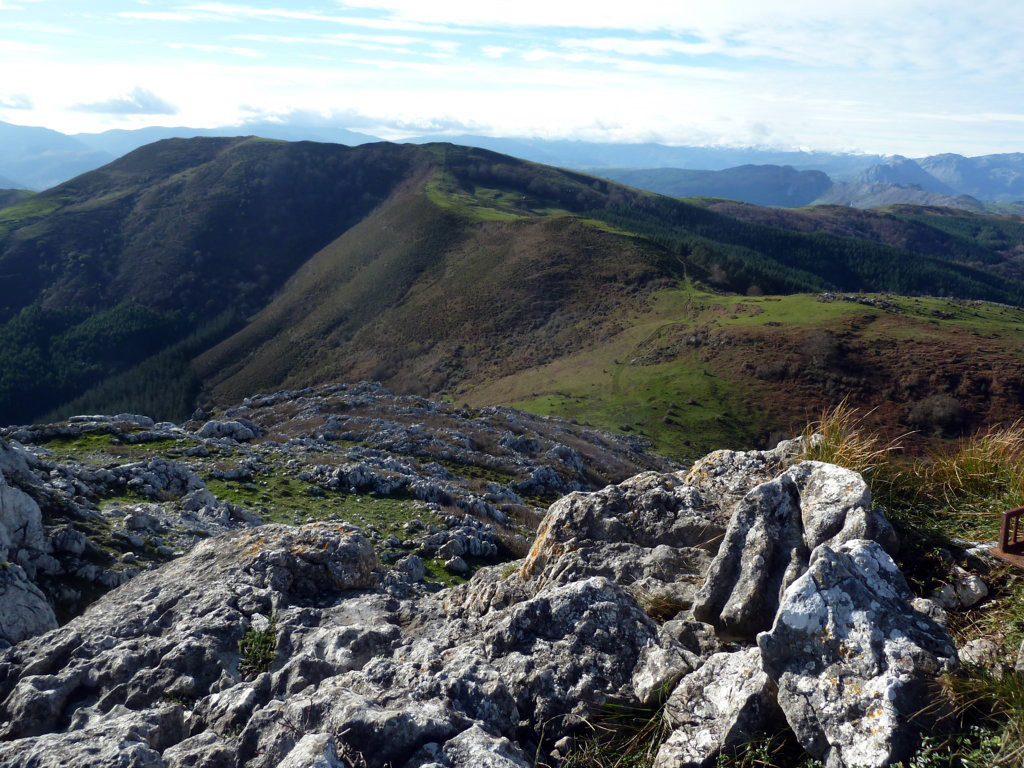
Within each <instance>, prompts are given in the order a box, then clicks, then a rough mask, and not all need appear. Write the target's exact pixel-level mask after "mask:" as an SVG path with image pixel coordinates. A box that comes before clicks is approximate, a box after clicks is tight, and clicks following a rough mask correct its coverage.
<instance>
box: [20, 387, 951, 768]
mask: <svg viewBox="0 0 1024 768" xmlns="http://www.w3.org/2000/svg"><path fill="white" fill-rule="evenodd" d="M293 399H294V398H293ZM320 420H321V422H322V421H323V418H321V419H320ZM220 423H223V422H220ZM236 423H237V424H240V425H241V426H243V427H246V428H247V429H250V431H252V432H253V435H252V436H251V437H249V436H246V439H247V440H249V441H250V442H251V441H252V440H253V439H255V438H256V434H255V431H253V430H252V429H251V428H250V427H247V426H246V424H245V423H243V422H236ZM193 426H194V427H196V429H197V431H198V432H202V431H203V430H204V429H209V430H210V431H211V432H212V431H216V430H218V429H220V428H219V427H211V428H208V427H206V426H205V425H204V426H198V425H193ZM257 426H258V425H257ZM340 428H341V427H339V429H340ZM230 429H235V427H230ZM21 437H23V438H26V439H27V437H28V436H27V435H25V434H23V435H21ZM236 437H237V435H236ZM513 437H514V435H513ZM198 439H199V440H200V441H202V440H219V439H224V438H223V436H212V435H211V436H208V437H205V438H198ZM303 439H312V440H326V441H327V442H330V441H329V440H328V439H327V438H326V437H325V436H324V435H323V434H322V433H321V436H320V437H318V438H303ZM500 439H501V437H500V433H499V436H498V440H499V441H500ZM197 445H201V446H202V447H203V448H204V449H206V450H209V446H208V445H207V444H206V443H203V442H199V443H197ZM533 447H536V448H540V447H541V446H540V445H537V446H533ZM272 449H273V447H271V449H268V450H272ZM799 451H800V445H799V443H798V442H796V441H791V442H787V443H782V444H780V445H779V447H778V448H776V449H774V450H771V451H764V452H748V453H736V452H731V451H719V452H716V453H713V454H711V455H709V456H708V457H706V458H705V459H703V460H701V461H699V462H697V463H696V464H695V465H694V466H693V467H692V468H690V469H689V470H688V471H676V472H643V473H641V474H637V475H635V476H634V477H631V478H630V479H628V480H625V481H624V482H621V483H619V484H618V485H609V486H607V487H605V488H603V489H602V490H600V491H596V492H581V491H576V492H571V493H569V494H568V495H566V496H564V497H562V498H560V499H559V500H558V501H556V502H555V503H554V504H552V505H551V507H550V509H549V510H548V512H547V514H546V515H545V516H544V517H543V520H542V522H541V524H540V528H539V530H538V533H537V536H536V538H535V540H534V543H533V546H532V549H530V551H529V554H528V555H527V556H526V557H525V558H522V559H520V560H516V561H513V562H508V563H499V564H497V565H493V566H485V567H480V568H479V569H478V570H477V571H476V573H475V574H474V575H473V576H472V577H471V578H470V579H469V580H468V581H466V582H465V583H463V584H461V585H459V586H455V587H451V588H449V589H445V590H443V591H440V592H436V593H431V592H430V590H425V589H423V588H422V583H421V580H422V579H423V577H424V575H423V573H422V570H421V569H422V558H421V557H420V556H418V555H410V554H403V556H402V558H400V559H398V560H395V559H394V557H391V556H390V555H388V552H389V549H388V548H387V547H383V548H382V546H381V545H380V542H379V541H378V542H375V541H374V540H373V536H372V535H369V536H368V535H367V532H366V531H365V530H361V529H360V528H359V527H357V526H356V525H353V524H352V523H350V522H346V521H344V520H341V519H337V517H335V518H332V519H328V520H320V521H317V522H310V523H306V524H303V525H299V526H292V525H283V524H274V523H265V524H262V525H260V524H257V522H256V521H254V520H245V519H244V514H243V513H249V512H250V511H249V510H245V509H242V508H240V510H239V511H238V513H237V514H238V516H239V518H240V522H241V524H240V525H238V526H237V527H236V528H234V529H227V530H225V531H224V532H221V533H215V534H212V535H210V536H208V537H202V536H199V537H196V542H197V543H195V545H194V546H193V547H191V548H190V549H189V550H188V551H187V552H185V553H184V554H181V555H174V556H172V557H171V558H170V559H169V561H168V562H166V563H165V564H162V565H158V564H157V563H155V562H154V563H152V564H151V565H152V567H150V566H146V567H140V568H137V569H136V572H135V573H134V574H132V575H131V576H130V577H128V578H127V579H126V580H125V582H124V583H123V584H121V585H120V586H118V587H117V588H115V589H112V590H111V591H109V592H108V593H107V594H105V595H104V596H103V597H101V598H99V599H98V600H97V601H96V602H94V603H92V604H91V605H90V606H89V607H88V608H87V609H86V610H85V612H84V613H82V614H81V615H79V616H77V617H76V618H73V619H71V620H70V621H68V622H67V623H65V624H64V625H63V626H60V627H56V621H55V620H54V617H53V612H52V610H51V611H50V613H49V614H47V612H46V611H47V608H48V607H49V605H50V604H51V602H52V601H49V600H48V599H47V597H46V596H45V595H44V593H43V592H42V591H41V590H40V588H39V587H37V586H35V584H34V583H33V582H32V579H31V577H30V575H29V574H28V572H27V571H26V569H25V568H24V567H23V566H22V565H19V564H17V563H18V562H19V556H18V554H17V553H18V552H20V551H28V550H29V548H30V545H38V546H39V547H42V549H36V550H33V551H34V552H35V555H32V556H25V557H22V558H21V561H24V562H25V563H29V564H34V565H35V567H36V568H37V570H38V569H42V568H44V567H45V561H44V560H42V558H43V554H44V553H43V552H42V550H43V549H45V548H46V546H50V549H51V551H52V550H54V548H55V545H54V543H53V542H54V541H55V539H54V535H53V532H52V531H51V532H50V533H49V535H48V538H46V537H44V536H43V532H42V531H41V529H40V530H36V529H35V528H32V526H31V525H30V526H29V528H32V530H28V529H25V528H24V526H23V527H22V528H17V527H16V526H13V527H12V525H11V522H12V521H13V520H14V516H13V515H12V513H11V510H12V509H22V511H23V510H24V508H26V507H30V506H31V504H30V502H31V503H36V502H35V501H34V499H33V498H32V496H31V495H30V494H29V493H28V491H26V490H23V489H22V488H20V487H18V484H19V483H21V484H22V485H23V486H24V487H30V484H31V483H32V482H33V479H34V482H35V483H36V484H35V485H34V486H31V487H33V488H35V491H34V492H35V493H36V495H40V496H42V495H45V494H44V491H45V490H46V487H45V485H43V484H40V482H39V480H40V473H41V470H42V466H41V465H39V464H38V462H42V461H43V459H40V458H39V456H38V455H37V453H34V452H32V451H30V450H28V449H25V448H20V447H18V446H14V445H9V444H3V445H2V454H0V457H2V459H3V460H2V471H3V475H4V478H6V479H7V484H6V485H4V486H3V487H2V489H0V490H2V493H3V494H4V495H3V497H2V498H0V503H2V506H0V510H2V511H3V517H2V518H0V522H3V526H0V531H3V532H4V535H5V536H6V538H5V539H0V544H2V545H3V547H4V548H5V551H7V552H9V553H10V554H7V555H6V557H7V558H8V562H6V563H5V564H4V565H3V566H2V567H0V578H2V579H3V581H2V582H0V601H3V605H4V611H3V614H2V616H3V619H2V621H3V627H2V629H3V631H4V632H6V633H7V637H8V642H12V643H14V644H13V645H12V646H11V647H9V648H8V649H7V650H6V651H0V702H2V703H0V764H2V765H4V766H12V768H13V767H16V766H17V767H26V768H27V766H39V767H42V766H54V767H56V766H123V767H124V768H129V767H131V768H134V767H136V766H138V767H142V766H145V767H147V768H148V767H150V766H152V767H153V768H156V767H158V766H163V767H166V768H185V767H186V766H189V767H192V768H199V767H202V768H228V767H231V768H234V767H235V766H239V767H240V766H246V767H252V768H262V767H266V768H270V767H271V766H274V767H276V768H313V766H317V767H324V766H326V767H330V766H372V767H373V768H385V767H386V766H388V767H390V768H414V767H417V766H430V768H440V767H441V766H445V767H447V768H456V767H465V768H470V767H474V768H475V767H478V766H483V767H490V768H513V767H515V768H525V767H526V766H533V765H538V764H543V765H557V764H558V763H559V762H560V761H561V760H562V759H563V757H564V756H565V755H566V754H567V753H568V752H570V751H571V750H572V746H573V743H574V741H575V740H576V739H577V738H579V737H581V736H582V735H584V734H586V733H587V732H588V728H587V723H588V721H591V720H593V719H595V718H599V717H600V715H601V712H602V711H606V710H607V707H608V706H609V705H615V706H626V707H643V706H649V705H652V704H657V703H658V702H660V701H662V700H666V703H665V706H664V717H665V718H666V721H667V725H668V728H669V732H670V735H669V737H668V738H667V740H666V741H665V742H664V744H663V745H662V746H661V749H660V752H659V753H658V756H657V760H656V765H657V766H658V767H659V768H680V767H682V766H711V765H714V762H715V759H716V756H717V755H718V754H719V752H720V751H721V750H722V749H723V748H724V747H726V746H728V745H733V744H737V743H739V742H742V741H744V740H747V739H749V738H752V737H756V736H757V735H758V734H761V733H766V732H773V731H775V730H777V729H778V728H779V727H784V726H785V725H786V724H788V727H790V728H791V729H792V730H793V732H794V733H795V735H796V737H797V739H798V740H799V742H800V743H801V744H802V745H803V746H804V747H805V748H806V750H807V751H808V752H809V753H810V754H811V755H813V756H815V757H817V758H820V759H822V760H824V761H825V763H826V765H827V766H829V768H841V767H842V766H847V767H850V768H852V767H853V766H885V765H888V764H890V763H891V762H893V761H896V760H899V759H902V758H904V757H906V756H908V755H909V754H910V752H911V751H912V749H913V748H914V746H915V743H916V739H917V735H918V724H917V723H916V722H915V715H916V714H917V713H919V712H920V711H921V710H922V708H923V707H924V706H925V705H926V704H927V703H928V698H929V690H930V686H931V685H933V683H934V682H935V680H936V678H937V676H938V675H940V674H941V673H942V672H944V671H948V670H950V669H952V668H954V667H955V666H956V664H957V663H958V662H957V651H956V648H955V647H954V645H953V643H952V641H951V640H950V637H949V635H948V634H947V632H946V630H945V628H944V619H945V617H944V614H943V611H942V609H941V608H940V607H939V606H938V605H937V604H936V603H934V602H932V601H930V600H924V599H920V598H915V597H914V596H913V595H912V594H911V592H910V590H909V589H908V586H907V584H906V582H905V581H904V578H903V576H902V575H901V574H900V571H899V570H898V568H897V567H896V565H895V564H894V562H893V560H892V558H891V556H890V555H891V554H892V553H893V552H894V551H895V549H896V547H897V546H898V542H897V540H896V537H895V535H894V533H893V530H892V527H891V526H890V525H889V523H888V522H887V521H886V519H885V517H884V515H883V514H882V512H881V511H880V510H877V509H875V508H874V507H873V506H872V503H871V497H870V493H869V491H868V488H867V486H866V485H865V483H864V481H863V480H862V478H861V477H860V476H859V475H857V474H856V473H853V472H851V471H849V470H846V469H843V468H840V467H836V466H833V465H828V464H822V463H818V462H810V461H803V462H801V461H799V460H798V457H799ZM199 453H201V451H199ZM556 453H558V452H556ZM33 457H34V458H33ZM33 462H36V463H37V465H36V466H33ZM57 469H58V467H57V466H55V467H54V468H53V469H51V470H49V474H50V476H52V475H53V473H54V472H55V471H56V470H57ZM108 471H111V472H113V471H114V470H108ZM345 471H348V472H350V471H351V470H345ZM57 474H58V475H59V474H60V473H59V472H58V473H57ZM525 474H526V475H527V476H532V475H533V474H536V473H534V472H533V471H532V470H531V472H529V473H525ZM311 477H312V475H311ZM346 477H348V476H346ZM48 479H49V478H48ZM128 482H131V481H130V480H129V481H128ZM410 482H411V481H410ZM511 482H518V481H517V480H513V481H511ZM563 482H564V480H563ZM324 483H325V485H326V486H327V487H328V488H329V480H325V481H324ZM506 490H511V489H509V488H508V487H507V486H506ZM172 491H173V493H177V494H179V495H178V496H177V497H176V499H175V500H174V501H173V502H168V501H164V502H163V503H164V504H165V506H167V507H168V508H170V509H172V512H169V513H167V514H172V513H173V514H176V515H179V516H180V515H181V514H185V513H186V512H187V511H188V510H187V504H188V502H183V501H182V499H187V498H188V497H189V496H190V494H195V493H197V492H199V493H202V492H204V489H203V488H191V489H190V484H189V482H183V485H182V487H175V488H173V489H172ZM205 492H206V493H209V490H208V489H206V490H205ZM325 492H326V491H325ZM492 492H493V493H495V496H496V497H497V496H498V495H499V494H498V493H497V492H496V491H492ZM48 493H49V494H50V495H51V496H56V495H59V494H57V491H56V490H54V489H53V488H52V487H51V488H50V490H49V491H48ZM163 493H164V495H168V494H169V493H170V492H168V491H166V490H164V491H163ZM78 495H79V496H82V494H78ZM172 495H173V494H172ZM62 498H63V497H62ZM460 498H462V497H461V496H460ZM467 498H468V497H467ZM481 498H482V497H481ZM88 501H89V500H88V499H87V498H84V497H83V501H75V500H74V497H71V498H70V500H69V499H67V498H65V502H66V503H74V504H79V506H82V507H83V508H85V509H88V505H87V502H88ZM207 501H209V500H208V499H207ZM482 503H488V504H492V506H493V505H494V504H493V501H488V502H482ZM93 504H94V506H97V507H99V508H100V511H98V512H97V514H100V515H101V516H102V514H103V512H102V505H100V504H97V503H95V502H93ZM155 506H158V505H155ZM206 506H211V504H207V505H206ZM212 507H213V509H215V510H216V509H218V507H217V502H216V500H214V502H213V503H212ZM202 508H205V507H201V508H200V509H202ZM481 509H482V510H483V512H482V513H483V514H486V513H487V510H486V509H485V508H481ZM495 509H497V507H496V506H495ZM175 510H176V511H175ZM221 511H222V512H223V511H224V510H223V509H222V510H221ZM476 511H477V512H478V513H480V512H481V510H476ZM218 514H219V515H220V517H219V518H218V519H220V520H222V522H223V521H225V520H227V521H230V520H231V519H232V515H234V514H235V512H234V507H231V506H229V507H228V508H226V512H225V513H224V514H220V513H218ZM225 515H226V517H225ZM156 516H157V517H159V515H158V514H157V515H156ZM22 519H24V516H23V518H22ZM473 519H478V520H479V519H480V518H473ZM461 524H463V525H469V524H468V523H461ZM480 525H481V526H482V525H491V523H483V522H480ZM470 527H473V526H470ZM69 529H70V527H69ZM476 529H477V530H484V529H482V528H479V527H477V528H476ZM444 530H449V531H450V530H452V529H444ZM494 530H496V529H494ZM439 532H440V530H439ZM68 536H69V537H71V534H68ZM40 537H43V538H40ZM44 538H45V540H44ZM379 538H380V537H379V536H378V539H379ZM477 538H478V539H480V538H481V537H480V536H478V537H477ZM483 538H484V539H486V536H484V537H483ZM457 539H458V537H457V536H450V537H448V538H447V539H446V541H445V543H446V544H447V543H448V542H450V541H453V540H457ZM400 544H401V542H400ZM76 546H77V545H76ZM164 546H167V545H164ZM416 546H422V545H421V544H416ZM466 546H468V545H466ZM65 549H67V547H65ZM83 552H84V550H83ZM403 552H404V550H403ZM64 554H67V553H66V552H65V553H64ZM57 555H61V553H57V554H56V555H55V554H52V553H51V554H48V555H47V556H49V557H51V558H53V560H54V562H55V563H56V565H54V566H53V567H64V566H62V565H61V561H60V559H59V558H58V556H57ZM61 556H63V555H61ZM384 556H387V557H384ZM413 558H415V560H414V559H413ZM416 560H419V561H420V564H419V565H417V563H416ZM388 561H390V562H388ZM12 611H15V612H18V611H20V613H18V614H17V615H18V619H17V621H14V620H12V619H11V618H10V617H12V616H14V615H15V613H12ZM652 616H655V617H656V618H652ZM12 628H14V629H17V631H16V632H14V634H13V635H12ZM18 633H20V634H21V635H22V636H20V637H19V636H17V635H18ZM40 633H41V634H40Z"/></svg>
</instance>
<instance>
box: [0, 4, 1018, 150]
mask: <svg viewBox="0 0 1024 768" xmlns="http://www.w3.org/2000/svg"><path fill="white" fill-rule="evenodd" d="M1022 31H1024V3H1020V2H1016V0H970V1H967V0H930V1H929V2H917V1H916V0H857V2H845V1H844V2H836V0H701V1H700V2H693V1H692V0H657V1H653V0H628V2H616V3H610V2H601V0H588V1H587V2H581V1H579V0H337V1H336V0H276V1H275V0H250V1H249V2H238V3H233V2H187V1H183V0H89V1H88V2H83V0H0V73H3V74H2V76H0V120H3V121H5V122H9V123H16V124H20V125H41V126H45V127H48V128H53V129H56V130H59V131H63V132H65V133H77V132H96V131H103V130H107V129H109V128H137V127H142V126H146V125H166V126H189V127H195V128H201V127H202V128H212V127H217V126H223V125H236V124H242V123H245V122H255V121H264V120H273V121H280V122H285V123H294V124H304V125H314V124H320V125H333V126H337V127H344V128H350V129H352V130H357V131H362V132H365V133H370V134H372V135H375V136H380V137H383V138H388V139H398V138H403V137H408V136H422V135H455V134H466V133H472V134H485V135H492V136H528V137H538V138H569V139H583V140H590V141H624V142H634V141H658V142H662V143H667V144H692V145H725V146H759V147H773V148H784V149H795V148H807V149H820V150H830V151H863V152H877V153H882V154H894V153H898V154H905V155H908V156H912V157H916V156H922V155H927V154H936V153H940V152H957V153H960V154H965V155H977V154H988V153H994V152H1013V151H1024V133H1022V129H1024V99H1022V97H1024V45H1021V43H1020V35H1021V32H1022Z"/></svg>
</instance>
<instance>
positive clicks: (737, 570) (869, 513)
mask: <svg viewBox="0 0 1024 768" xmlns="http://www.w3.org/2000/svg"><path fill="white" fill-rule="evenodd" d="M860 538H870V539H874V540H876V541H879V542H880V543H881V544H882V545H883V546H884V547H885V548H887V549H888V550H889V551H892V552H895V550H896V547H897V546H898V542H897V540H896V535H895V533H894V532H893V529H892V526H891V525H890V524H889V522H888V521H887V520H886V519H885V517H884V516H883V515H882V514H881V513H880V512H878V511H877V510H875V509H873V508H872V506H871V492H870V491H869V489H868V487H867V484H866V483H865V482H864V479H863V478H862V477H861V476H860V475H858V474H857V473H856V472H852V471H850V470H848V469H843V468H842V467H837V466H835V465H831V464H823V463H821V462H816V461H803V462H800V463H799V464H797V465H795V466H794V467H792V468H791V469H788V470H787V471H785V472H783V473H782V474H781V475H779V476H778V477H777V478H775V479H773V480H770V481H768V482H765V483H762V484H761V485H758V486H757V487H756V488H753V489H752V490H751V491H749V492H748V493H747V494H746V495H745V496H744V497H743V498H742V500H741V501H740V502H739V503H738V504H737V506H736V511H735V514H733V516H732V518H731V519H730V521H729V527H728V530H727V531H726V533H725V538H724V540H723V542H722V545H721V547H720V548H719V550H718V553H717V554H716V556H715V559H714V562H713V563H712V564H711V568H710V570H709V572H708V576H707V579H706V581H705V582H704V585H703V586H702V587H701V589H700V591H699V592H698V593H697V595H696V597H695V600H694V606H693V614H694V617H695V618H697V619H698V620H700V621H706V622H708V623H709V624H712V625H714V626H715V627H716V628H717V629H718V630H719V631H720V632H722V633H723V634H724V635H726V636H728V637H732V638H735V639H745V640H752V639H753V637H754V636H755V635H756V634H757V633H758V632H760V631H763V630H765V629H768V628H769V627H770V626H771V624H772V621H773V619H774V618H775V614H776V612H777V610H778V607H779V602H780V600H781V598H782V594H783V592H785V590H786V588H787V587H789V585H790V584H792V583H793V581H795V580H796V578H797V577H799V576H800V575H801V574H802V573H803V572H804V571H805V570H806V569H807V564H808V559H809V557H810V555H811V553H812V552H813V551H814V550H815V548H816V547H818V546H820V545H830V546H838V545H840V544H842V543H843V542H845V541H849V540H852V539H860Z"/></svg>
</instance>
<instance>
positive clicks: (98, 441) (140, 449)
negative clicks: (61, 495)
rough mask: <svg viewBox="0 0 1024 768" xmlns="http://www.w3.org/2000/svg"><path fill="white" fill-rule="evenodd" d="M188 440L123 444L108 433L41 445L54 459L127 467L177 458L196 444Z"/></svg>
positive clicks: (91, 433)
mask: <svg viewBox="0 0 1024 768" xmlns="http://www.w3.org/2000/svg"><path fill="white" fill-rule="evenodd" d="M196 444H197V443H196V441H194V440H191V439H189V438H183V439H180V440H173V439H167V440H150V441H146V442H141V443H126V442H123V441H122V440H120V439H119V438H117V437H115V436H114V435H112V434H110V433H108V432H86V433H83V434H81V435H78V436H76V437H56V438H54V439H52V440H49V441H47V442H46V443H43V444H42V445H43V446H44V447H45V448H48V449H49V450H51V451H53V452H54V453H55V454H57V456H59V457H62V458H67V459H72V460H74V461H82V462H87V463H90V464H111V463H118V464H126V463H130V462H133V461H142V460H143V459H148V458H152V457H153V456H162V457H164V458H167V459H174V458H179V457H180V456H181V455H182V454H183V453H184V451H185V450H186V449H188V448H191V447H192V446H193V445H196Z"/></svg>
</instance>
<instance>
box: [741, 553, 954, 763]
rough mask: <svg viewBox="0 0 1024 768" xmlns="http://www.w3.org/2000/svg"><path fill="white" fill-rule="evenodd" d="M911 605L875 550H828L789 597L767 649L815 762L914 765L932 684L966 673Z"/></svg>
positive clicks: (770, 668)
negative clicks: (910, 759) (906, 761)
mask: <svg viewBox="0 0 1024 768" xmlns="http://www.w3.org/2000/svg"><path fill="white" fill-rule="evenodd" d="M911 598H912V596H911V594H910V591H909V589H908V588H907V585H906V582H905V581H904V579H903V575H902V574H901V573H900V571H899V569H898V568H897V567H896V564H895V563H893V561H892V559H891V558H890V557H889V556H888V555H887V554H886V553H885V551H884V550H883V549H882V547H881V546H880V545H879V544H878V543H876V542H873V541H866V540H853V541H850V542H846V543H844V544H842V545H841V546H839V547H838V548H837V549H835V550H832V549H830V548H829V547H827V546H822V547H819V548H818V549H816V550H815V553H814V557H813V559H812V562H811V564H810V567H809V568H808V570H807V572H806V573H804V575H803V576H801V577H800V578H799V579H797V580H796V581H795V582H794V583H793V584H792V585H791V586H790V587H789V588H788V589H787V590H786V592H785V594H784V596H783V599H782V602H781V604H780V606H779V612H778V616H777V617H776V620H775V624H774V626H773V627H772V629H771V630H770V631H769V632H764V633H762V634H761V635H759V636H758V646H759V648H760V649H761V654H762V659H763V664H764V668H765V671H766V672H767V673H768V675H769V676H770V677H771V678H772V679H773V680H775V681H776V682H777V684H778V686H779V694H778V701H779V705H780V706H781V708H782V710H783V712H784V713H785V715H786V719H787V720H788V721H789V724H790V726H791V727H792V729H793V731H794V733H795V734H796V736H797V738H798V739H799V741H800V743H801V744H802V745H803V746H804V748H805V749H806V750H807V751H808V752H809V753H810V754H811V755H812V756H814V757H817V758H819V759H825V760H828V761H830V762H829V765H833V764H836V765H845V766H858V768H863V767H866V766H871V767H874V766H878V767H879V768H881V766H887V765H889V764H890V763H892V762H895V761H898V760H901V759H903V758H905V757H907V756H908V755H909V753H910V750H911V749H912V747H913V744H914V739H915V738H916V726H915V725H914V723H913V722H912V716H913V715H914V714H915V713H916V712H918V711H919V710H920V709H921V703H922V702H923V701H924V700H925V694H926V690H927V687H928V685H929V683H931V682H932V681H934V679H935V677H936V676H937V675H938V674H940V673H942V672H944V671H947V670H949V669H951V668H953V667H954V666H955V665H956V663H957V657H956V648H955V647H954V646H953V643H952V641H951V640H950V638H949V635H948V634H947V633H946V631H945V630H944V629H943V628H942V627H941V626H940V625H939V624H937V623H936V622H935V621H933V620H931V619H929V618H928V617H927V616H925V615H923V614H921V613H917V612H916V611H914V610H913V609H912V607H911V605H910V600H911Z"/></svg>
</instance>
